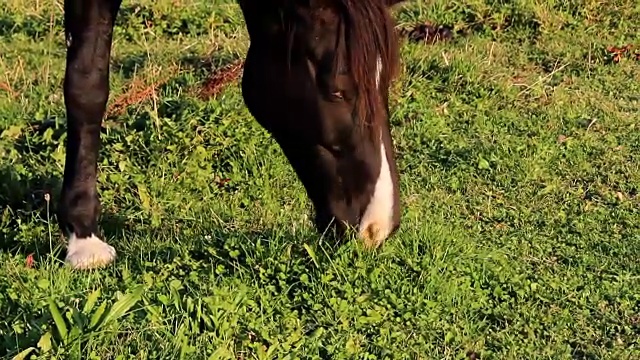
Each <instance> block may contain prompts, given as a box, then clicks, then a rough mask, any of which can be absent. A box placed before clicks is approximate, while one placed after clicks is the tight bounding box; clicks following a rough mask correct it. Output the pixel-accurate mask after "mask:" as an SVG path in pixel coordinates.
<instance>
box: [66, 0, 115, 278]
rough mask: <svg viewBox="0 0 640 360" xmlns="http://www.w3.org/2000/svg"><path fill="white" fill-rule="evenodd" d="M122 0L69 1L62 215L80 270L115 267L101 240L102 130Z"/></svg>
mask: <svg viewBox="0 0 640 360" xmlns="http://www.w3.org/2000/svg"><path fill="white" fill-rule="evenodd" d="M120 3H121V0H65V2H64V11H65V15H64V16H65V34H66V38H67V62H66V70H65V78H64V100H65V106H66V110H67V143H66V161H65V168H64V181H63V184H62V193H61V201H60V205H59V211H58V219H59V222H60V228H61V230H62V231H65V232H66V233H67V235H68V239H69V242H68V246H67V256H66V261H67V262H68V263H69V264H70V265H71V266H72V267H73V268H76V269H88V268H96V267H100V266H103V265H106V264H109V263H111V262H112V261H113V260H114V259H115V257H116V252H115V249H114V248H113V247H112V246H110V245H108V244H107V243H105V242H103V241H102V240H100V238H99V237H98V235H97V234H98V231H97V230H98V229H97V228H98V216H99V214H100V200H99V198H98V193H97V189H96V174H97V167H98V152H99V150H100V127H101V123H102V117H103V116H104V112H105V107H106V103H107V99H108V97H109V58H110V53H111V39H112V34H113V26H114V22H115V18H116V16H117V13H118V9H119V7H120Z"/></svg>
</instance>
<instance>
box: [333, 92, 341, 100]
mask: <svg viewBox="0 0 640 360" xmlns="http://www.w3.org/2000/svg"><path fill="white" fill-rule="evenodd" d="M331 96H332V97H333V98H334V99H337V100H344V92H342V91H336V92H332V93H331Z"/></svg>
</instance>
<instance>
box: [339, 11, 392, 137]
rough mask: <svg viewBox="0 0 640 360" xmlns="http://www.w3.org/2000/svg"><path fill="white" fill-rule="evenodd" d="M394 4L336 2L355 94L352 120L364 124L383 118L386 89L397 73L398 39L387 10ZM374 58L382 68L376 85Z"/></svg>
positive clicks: (386, 95) (375, 62) (370, 123)
mask: <svg viewBox="0 0 640 360" xmlns="http://www.w3.org/2000/svg"><path fill="white" fill-rule="evenodd" d="M397 2H399V1H391V2H390V1H389V0H336V3H337V5H338V10H339V11H340V12H341V14H342V16H343V21H344V30H345V37H346V44H345V45H346V49H347V54H348V55H347V62H348V67H349V69H350V71H351V74H352V76H353V81H354V82H355V86H356V89H357V92H358V97H357V99H356V109H355V111H356V118H357V119H359V121H360V123H361V124H364V125H373V124H376V123H377V122H379V121H381V119H384V116H382V115H383V114H384V112H386V110H387V109H386V105H385V104H386V100H387V97H388V87H389V84H390V83H391V81H392V80H393V78H394V77H395V76H396V74H397V71H398V63H399V45H398V38H397V34H396V32H395V27H394V22H393V19H392V18H391V15H390V12H389V9H388V6H389V4H393V3H397ZM378 56H379V57H380V62H381V65H382V66H381V69H380V70H381V71H380V81H379V84H377V80H376V77H377V74H376V73H377V71H378V69H377V67H378V66H379V65H378Z"/></svg>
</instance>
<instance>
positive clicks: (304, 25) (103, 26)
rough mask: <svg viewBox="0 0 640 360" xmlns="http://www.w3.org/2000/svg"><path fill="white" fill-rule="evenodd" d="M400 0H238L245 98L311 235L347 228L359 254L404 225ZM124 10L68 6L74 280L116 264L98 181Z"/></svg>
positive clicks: (63, 222) (63, 214)
mask: <svg viewBox="0 0 640 360" xmlns="http://www.w3.org/2000/svg"><path fill="white" fill-rule="evenodd" d="M402 1H403V0H238V2H239V6H240V8H241V11H242V14H243V16H244V20H245V25H246V29H247V32H248V34H249V42H250V43H249V49H248V51H247V54H246V58H245V67H244V71H243V75H242V79H241V91H242V97H243V100H244V103H245V105H246V106H247V109H248V111H249V113H250V114H251V116H253V117H254V118H255V120H256V121H257V122H258V123H259V124H260V125H261V126H262V127H263V128H264V129H266V130H267V132H268V133H269V134H270V136H272V137H273V139H274V140H275V141H276V142H277V143H278V145H279V147H280V149H281V150H282V151H283V153H284V155H285V157H286V158H287V160H288V161H289V163H290V165H291V166H292V167H293V169H294V171H295V173H296V175H297V177H298V179H299V180H300V181H301V182H302V184H303V186H304V188H305V191H306V194H307V196H308V198H309V199H310V200H311V203H312V205H313V210H314V212H315V219H314V224H315V228H316V230H317V231H318V232H321V233H326V231H327V230H329V231H331V232H332V233H333V234H335V235H338V236H343V235H344V234H345V233H346V230H347V229H349V228H356V229H357V235H358V237H359V238H360V239H361V240H362V242H363V244H364V245H365V247H367V248H377V247H379V246H380V245H381V244H382V243H383V242H384V241H385V239H387V238H388V237H390V236H391V235H392V234H394V233H395V232H396V231H397V229H398V228H399V226H400V212H401V206H400V196H399V175H398V170H397V166H396V160H395V153H394V148H393V141H392V138H391V132H390V124H389V117H390V111H389V105H388V102H389V101H388V99H389V87H390V84H391V82H392V80H393V79H394V77H395V76H396V73H397V68H398V64H399V50H398V39H397V34H396V33H395V28H394V21H393V19H392V17H391V8H392V7H393V6H394V5H396V4H397V3H400V2H402ZM121 2H122V0H65V2H64V27H65V36H66V43H67V50H66V67H65V76H64V83H63V90H64V91H63V93H64V103H65V110H66V114H67V130H66V131H67V142H66V144H65V149H66V155H65V156H66V157H65V165H64V179H63V184H62V189H61V192H60V200H59V205H58V211H57V215H58V216H57V217H58V222H59V225H60V230H61V232H63V233H64V234H65V235H66V236H67V239H68V241H67V253H66V257H65V261H66V263H68V264H69V265H70V266H71V267H72V268H73V269H94V268H100V267H104V266H106V265H108V264H110V263H112V262H113V261H114V260H115V258H116V251H115V249H114V247H113V246H111V245H109V244H107V243H106V242H105V241H103V240H102V239H101V238H100V235H99V232H98V218H99V215H100V211H101V205H100V199H99V196H98V193H97V183H96V174H97V171H98V165H97V164H98V151H99V148H100V130H101V123H102V118H103V116H104V113H105V108H106V104H107V100H108V97H109V90H110V88H109V64H110V56H111V46H112V36H113V27H114V23H115V20H116V17H117V14H118V10H119V8H120V4H121Z"/></svg>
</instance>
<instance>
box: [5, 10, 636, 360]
mask: <svg viewBox="0 0 640 360" xmlns="http://www.w3.org/2000/svg"><path fill="white" fill-rule="evenodd" d="M6 3H7V4H6V5H4V6H2V8H0V54H1V56H0V83H2V84H5V85H8V87H9V88H10V90H7V89H2V88H0V134H1V135H0V159H1V160H0V274H1V275H0V356H6V357H8V358H11V357H13V356H15V355H16V354H17V353H19V352H22V351H26V352H27V353H29V354H30V355H33V356H37V357H38V358H52V357H57V358H65V359H67V358H68V359H75V358H83V359H116V358H117V359H125V358H127V359H128V358H141V359H144V358H156V359H175V358H184V359H202V358H211V359H216V358H221V359H224V358H227V359H232V358H235V359H269V358H278V359H280V358H291V359H293V358H305V359H307V358H309V359H311V358H316V359H318V358H323V359H346V358H354V359H355V358H357V359H382V358H393V359H464V358H468V357H469V356H471V357H472V356H473V355H471V353H475V354H477V355H479V356H480V357H481V358H482V359H638V358H640V195H639V190H640V61H636V60H634V59H633V58H632V57H631V56H626V57H625V58H623V59H622V61H620V62H619V63H614V62H611V61H610V56H609V55H608V54H607V52H606V50H605V49H606V48H607V47H608V46H611V45H618V46H621V45H625V44H627V43H632V44H634V45H635V46H636V48H638V47H640V5H638V4H639V3H638V2H637V1H632V0H612V1H606V2H605V1H596V0H581V1H572V2H569V1H558V0H519V1H512V2H501V1H493V0H462V1H455V2H451V1H444V0H434V1H430V2H428V3H426V2H419V1H412V2H410V3H409V4H408V5H407V6H404V7H401V8H398V10H397V11H396V12H395V15H396V17H397V19H398V25H399V26H408V25H410V24H412V23H414V22H417V21H425V20H430V21H433V22H437V23H447V24H452V25H454V26H455V27H456V29H457V30H461V31H464V32H465V33H466V35H465V36H459V37H457V38H455V40H454V41H452V42H449V43H440V44H436V45H433V46H426V45H423V44H409V43H406V42H405V43H403V46H402V58H403V60H402V63H403V64H402V69H403V72H402V75H401V77H400V79H399V80H398V82H397V83H396V85H395V86H394V92H393V98H392V104H391V105H392V110H393V119H392V122H393V130H392V132H393V135H394V138H395V141H396V148H397V151H398V157H399V159H398V166H399V168H400V170H401V183H402V185H401V189H402V200H403V203H404V212H403V215H402V220H403V223H402V227H401V229H400V231H399V232H398V234H397V235H396V236H394V237H392V238H391V239H389V241H388V242H387V243H386V244H385V245H384V246H383V247H382V248H381V249H379V250H378V251H376V252H368V251H366V250H364V249H363V248H362V247H361V245H360V244H359V243H357V242H356V241H351V242H348V243H347V244H344V245H343V246H340V247H338V246H335V245H334V244H332V243H328V242H326V241H323V239H322V238H321V236H319V235H317V234H316V233H315V231H314V230H313V228H312V223H311V221H310V215H311V212H310V210H311V208H310V204H309V202H308V200H307V199H306V196H305V194H304V191H303V188H302V186H301V184H300V183H299V182H298V181H297V180H296V178H295V175H294V173H293V171H292V169H291V168H290V166H289V165H288V163H287V161H286V160H285V158H284V156H283V155H282V153H281V152H280V150H279V148H278V147H277V145H276V144H275V142H274V141H273V140H272V139H271V138H270V137H269V136H268V135H267V133H266V132H265V131H264V130H263V129H261V128H260V126H259V125H258V124H257V123H256V122H255V120H253V118H252V117H251V116H250V115H249V113H248V111H247V109H246V107H245V106H244V104H243V101H242V97H241V95H240V91H239V88H238V86H237V84H234V85H232V86H230V87H228V88H227V89H226V90H225V91H224V92H223V93H222V94H221V95H220V96H218V97H217V98H216V99H214V100H209V101H202V100H199V99H198V97H197V96H196V95H195V92H194V89H196V88H197V86H198V85H199V84H200V83H201V82H202V81H203V80H204V79H205V77H206V76H207V74H208V70H207V69H206V68H203V67H202V66H199V64H201V63H203V62H210V63H212V64H213V67H214V68H216V67H218V66H221V65H224V64H227V63H229V62H231V61H233V60H235V59H239V58H242V56H243V54H244V52H245V51H246V48H247V45H248V38H247V34H246V31H245V28H244V24H243V21H242V17H241V14H240V11H239V8H238V6H237V5H235V4H234V3H233V2H232V1H231V0H226V1H221V0H218V1H205V0H178V1H170V0H162V1H151V0H142V1H138V2H133V1H125V4H124V5H123V9H122V11H121V17H120V18H119V20H118V28H117V30H116V33H115V41H114V42H115V44H114V49H113V65H112V77H111V88H112V93H111V100H112V101H113V100H114V99H116V98H118V97H119V96H121V95H122V94H124V93H126V92H127V91H128V90H129V89H131V88H132V87H134V86H144V85H145V84H151V83H154V82H156V81H159V79H164V78H167V79H168V81H167V82H166V83H165V84H164V85H162V86H161V87H160V88H159V89H158V90H157V92H156V94H155V95H156V96H154V97H152V98H151V99H150V100H148V101H145V102H142V103H140V104H137V105H134V106H131V107H129V108H128V109H127V111H126V112H125V113H124V114H122V115H118V116H113V117H110V118H108V119H106V121H105V129H106V130H105V132H104V134H103V144H104V146H103V148H102V151H101V158H100V178H99V188H100V192H101V198H102V202H103V216H102V220H101V221H102V222H101V224H102V231H103V232H104V234H105V237H106V239H107V240H108V241H109V242H110V243H111V244H113V245H114V246H115V247H116V249H117V251H118V254H119V257H118V259H117V262H116V264H115V265H114V266H112V267H110V268H108V269H106V270H103V271H94V272H73V271H71V270H69V269H68V268H67V267H65V266H64V264H63V263H62V261H61V259H62V257H63V247H62V246H63V239H61V238H60V237H59V232H58V228H57V223H56V221H55V216H54V215H53V214H54V213H55V212H54V206H55V203H56V200H57V196H58V191H59V186H60V179H61V176H62V171H63V164H64V147H63V141H64V131H63V130H64V123H65V112H64V105H63V98H62V88H61V84H62V77H63V70H64V48H65V47H64V37H63V33H62V27H61V26H62V11H61V7H62V1H61V0H58V1H57V2H56V3H55V4H53V3H51V2H45V1H39V2H38V1H19V0H9V1H7V2H6ZM145 24H146V25H145ZM150 24H152V26H151V25H150ZM632 51H633V50H632ZM141 84H142V85H141ZM5 87H6V86H5ZM45 121H46V122H48V123H50V124H52V126H51V127H49V128H48V130H46V131H44V132H38V131H36V130H34V126H33V125H34V124H41V123H42V122H45ZM223 179H229V181H228V182H225V181H223ZM46 194H50V196H51V197H52V200H51V201H50V202H49V201H47V200H46V196H45V195H46ZM30 253H33V254H34V259H35V265H34V266H33V267H31V268H30V267H28V266H27V265H26V258H27V255H28V254H30ZM467 354H469V355H467Z"/></svg>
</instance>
